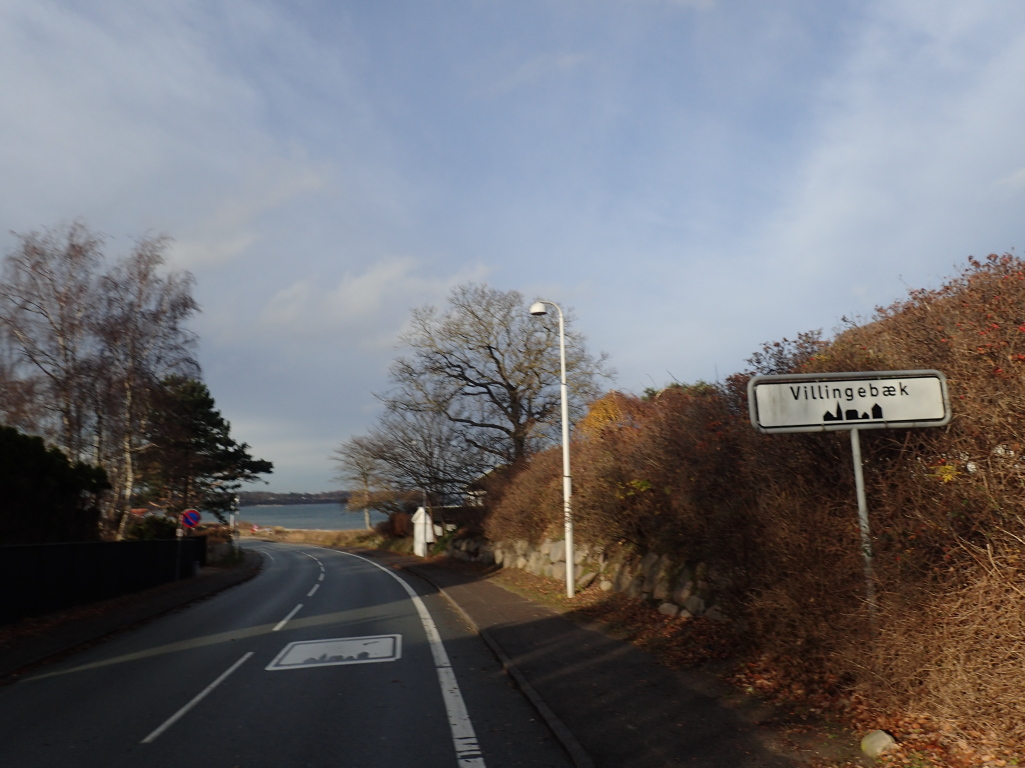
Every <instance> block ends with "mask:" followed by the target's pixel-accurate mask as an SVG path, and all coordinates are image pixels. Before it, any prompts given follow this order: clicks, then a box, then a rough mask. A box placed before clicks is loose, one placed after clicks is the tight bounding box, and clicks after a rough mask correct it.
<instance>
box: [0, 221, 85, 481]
mask: <svg viewBox="0 0 1025 768" xmlns="http://www.w3.org/2000/svg"><path fill="white" fill-rule="evenodd" d="M101 244H102V239H101V238H100V237H99V236H98V235H96V234H94V233H92V232H90V231H89V230H88V229H87V228H86V227H85V226H84V225H83V224H81V223H75V224H72V225H71V226H69V227H67V228H65V229H63V230H57V231H51V230H46V231H44V232H43V233H41V234H40V233H36V232H33V233H31V234H28V235H23V236H21V245H20V247H19V248H17V249H16V250H15V251H13V252H11V253H10V254H8V256H7V259H6V261H5V263H4V268H3V277H2V280H0V328H2V331H3V334H4V336H5V338H6V340H7V341H8V343H10V344H11V345H12V347H13V349H14V350H15V351H16V357H15V361H14V362H15V365H16V367H17V368H18V369H20V370H19V373H20V374H21V376H20V377H19V378H21V380H22V381H23V382H25V384H26V385H27V386H31V387H33V388H34V389H35V390H36V392H37V393H38V394H39V395H40V396H41V400H42V402H44V403H45V405H44V407H43V408H42V409H41V413H40V414H39V416H38V418H39V422H40V423H39V424H37V425H36V426H37V428H38V429H39V430H40V431H42V432H43V433H44V434H45V435H46V436H47V437H48V438H50V440H52V441H53V442H55V443H56V444H57V445H58V446H59V447H60V448H61V449H63V451H64V452H65V453H66V454H67V455H68V456H69V457H70V458H71V459H72V460H73V461H79V460H81V459H83V458H84V452H85V448H86V437H85V435H86V428H87V423H88V421H89V417H88V403H89V402H90V400H91V398H90V396H89V393H90V392H92V391H94V388H93V386H92V383H91V375H92V373H93V372H94V370H95V369H94V367H93V365H92V361H93V358H94V355H95V352H96V347H95V338H94V337H93V335H92V325H91V321H92V319H93V318H94V317H95V316H96V315H97V310H98V307H97V291H96V279H97V270H98V268H99V266H100V265H101V263H102V254H101V252H100V246H101Z"/></svg>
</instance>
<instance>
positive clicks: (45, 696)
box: [0, 542, 570, 768]
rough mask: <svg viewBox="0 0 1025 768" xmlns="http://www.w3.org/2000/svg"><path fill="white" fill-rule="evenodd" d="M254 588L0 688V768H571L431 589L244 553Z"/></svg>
mask: <svg viewBox="0 0 1025 768" xmlns="http://www.w3.org/2000/svg"><path fill="white" fill-rule="evenodd" d="M250 546H251V547H252V548H253V549H258V550H259V551H261V552H262V553H263V554H264V556H265V557H266V559H267V562H266V565H265V567H264V569H263V571H262V572H261V573H260V575H258V576H257V577H256V578H254V579H252V580H250V581H248V582H246V583H244V584H242V585H240V586H238V587H236V588H233V589H230V590H228V591H226V592H224V593H221V594H220V595H217V596H216V597H214V598H212V599H210V600H207V601H204V602H200V603H196V604H194V605H192V606H189V607H188V608H186V609H184V610H181V611H179V612H177V613H173V614H170V615H167V616H164V617H162V618H161V619H158V620H156V621H154V622H152V623H150V624H147V625H145V626H143V627H141V628H139V629H136V630H134V631H131V632H126V633H123V634H120V635H118V636H116V637H114V638H112V639H110V640H108V641H106V642H104V643H102V644H99V645H97V646H95V647H93V648H91V649H88V650H86V651H83V652H80V653H78V654H75V655H74V656H71V657H68V658H66V659H63V660H62V661H61V662H59V663H56V664H52V665H50V666H48V667H44V668H42V669H39V670H38V671H37V672H36V673H35V674H34V675H32V676H27V677H24V678H22V679H21V680H20V681H19V682H17V683H15V684H13V685H10V686H7V687H5V688H0V766H4V768H22V767H24V768H43V767H44V766H60V767H61V768H75V767H76V766H83V767H89V768H91V767H93V766H96V767H97V768H99V766H103V767H104V768H116V767H118V766H147V767H153V768H160V767H161V766H174V767H175V768H182V767H184V766H188V767H190V768H191V767H193V766H195V767H197V768H201V767H206V766H210V767H212V768H213V767H221V766H223V767H224V768H235V767H238V768H260V767H262V766H267V767H268V768H270V767H273V768H287V767H289V766H296V767H298V766H304V767H305V766H311V767H312V766H332V768H338V767H351V768H370V767H371V766H374V767H376V766H381V767H382V768H390V767H392V766H395V767H398V766H403V767H405V768H408V767H409V766H417V767H418V768H420V767H422V768H432V767H433V766H445V767H451V766H465V767H466V768H477V767H482V766H488V767H489V768H501V767H503V766H539V767H541V766H553V767H558V768H563V767H564V766H569V765H570V762H569V759H568V758H567V757H566V755H565V754H564V752H563V751H562V749H561V747H560V746H559V745H558V743H557V742H556V741H555V740H554V739H553V738H552V737H551V735H550V733H549V732H548V730H547V729H546V727H545V726H544V725H543V723H542V722H541V721H540V720H539V718H538V716H537V715H536V713H535V712H534V710H533V709H532V708H531V707H530V705H529V704H528V703H527V702H526V700H525V699H524V698H523V697H522V696H521V694H520V693H519V692H518V691H517V690H516V689H515V688H514V687H513V686H512V685H511V684H510V681H509V679H508V678H507V677H506V676H505V674H504V673H503V672H502V669H501V667H500V666H499V664H498V663H497V661H496V660H495V658H494V657H493V655H492V654H491V653H490V651H488V650H487V648H486V647H485V646H484V644H483V643H482V642H481V640H480V638H479V637H478V636H477V635H476V633H475V632H473V630H472V629H470V628H469V627H468V626H466V624H465V623H464V622H463V620H462V619H461V618H459V617H458V615H457V614H456V613H454V612H453V611H452V609H451V608H450V606H449V605H448V603H447V602H446V601H445V600H444V599H443V598H442V597H440V596H439V595H437V594H436V593H435V591H434V590H433V588H431V587H430V586H429V585H427V584H426V583H425V582H421V581H419V580H417V579H416V577H414V576H412V575H410V574H409V573H402V574H399V573H397V572H395V571H393V570H390V569H387V568H384V567H382V566H381V565H379V564H378V563H375V562H373V561H370V560H366V559H363V558H360V557H358V556H356V555H350V554H345V553H341V552H336V551H331V550H325V549H320V548H317V547H312V546H308V545H287V544H271V543H263V542H261V543H256V544H252V545H250Z"/></svg>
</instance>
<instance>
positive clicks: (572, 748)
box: [399, 565, 595, 768]
mask: <svg viewBox="0 0 1025 768" xmlns="http://www.w3.org/2000/svg"><path fill="white" fill-rule="evenodd" d="M399 567H400V568H401V569H402V570H405V571H409V572H410V573H413V574H415V575H416V576H417V577H419V578H421V579H423V580H424V581H426V582H427V583H428V584H430V585H431V586H433V587H434V588H435V589H436V590H438V592H439V593H440V594H441V595H442V596H443V597H444V598H445V599H446V600H448V602H449V603H450V604H451V605H452V606H453V607H454V608H455V609H456V611H458V612H459V614H460V615H461V616H462V617H463V619H464V620H465V621H466V623H467V624H469V625H470V626H471V627H472V628H473V630H474V631H475V632H476V633H477V634H478V635H480V637H481V639H483V640H484V643H485V644H486V645H487V646H488V648H490V649H491V652H492V653H494V654H495V657H496V658H497V659H498V661H499V662H500V663H501V664H502V669H503V670H504V671H505V673H506V674H507V675H509V676H510V677H511V678H512V679H513V680H514V681H515V682H516V685H517V686H518V687H519V688H520V690H521V691H523V695H524V696H526V697H527V700H528V701H529V702H530V704H531V706H533V707H534V709H535V710H537V713H538V715H540V717H541V719H542V720H543V721H544V723H545V725H547V726H548V729H549V730H550V731H551V732H552V735H553V736H555V738H556V739H557V740H558V742H559V744H561V745H562V748H563V749H564V750H566V754H568V755H569V757H570V760H572V761H573V765H574V766H576V768H595V766H594V761H593V760H592V759H591V756H590V755H589V754H587V750H585V749H584V748H583V746H581V744H580V742H579V741H577V739H576V737H575V736H574V735H573V733H572V732H571V731H570V729H569V728H568V727H566V724H565V723H564V722H562V720H561V719H560V718H559V716H558V715H556V714H555V712H553V711H552V708H551V707H549V706H548V704H547V703H546V702H545V700H544V699H543V698H542V697H541V694H540V693H538V692H537V689H535V688H534V686H532V685H531V684H530V682H529V681H528V680H527V678H526V677H525V676H524V675H523V673H522V672H521V671H520V670H519V668H518V667H517V666H516V665H515V664H514V663H513V661H512V659H510V658H509V657H508V656H507V655H506V653H505V651H504V650H502V647H501V646H500V645H499V644H498V642H497V641H496V640H495V638H494V637H492V635H491V632H489V631H488V630H487V629H483V628H481V627H479V626H478V625H477V622H476V621H474V620H473V617H472V616H470V614H468V613H467V612H466V611H465V610H463V607H462V606H461V605H460V604H459V603H457V602H456V601H455V599H453V597H452V596H451V595H450V594H449V593H448V591H447V590H446V589H445V588H444V587H442V586H441V585H439V584H437V583H436V582H435V581H434V580H433V579H432V578H431V577H430V576H428V575H427V574H425V573H423V572H422V571H421V570H420V569H419V568H417V567H416V566H415V565H413V566H401V565H400V566H399Z"/></svg>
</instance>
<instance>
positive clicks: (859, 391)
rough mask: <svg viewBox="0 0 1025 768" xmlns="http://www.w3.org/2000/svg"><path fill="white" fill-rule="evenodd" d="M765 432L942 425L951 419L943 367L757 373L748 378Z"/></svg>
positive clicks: (755, 421) (757, 421) (754, 417)
mask: <svg viewBox="0 0 1025 768" xmlns="http://www.w3.org/2000/svg"><path fill="white" fill-rule="evenodd" d="M747 391H748V406H749V409H750V413H751V424H752V425H753V426H754V428H755V429H757V430H758V431H759V432H765V433H773V432H831V431H839V430H849V429H892V428H895V427H942V426H943V425H945V424H947V423H948V422H949V421H950V398H949V396H948V394H947V378H946V376H944V375H943V374H942V373H941V372H940V371H934V370H917V371H862V372H858V373H803V374H782V375H777V376H755V377H754V378H752V379H751V381H750V382H748V385H747Z"/></svg>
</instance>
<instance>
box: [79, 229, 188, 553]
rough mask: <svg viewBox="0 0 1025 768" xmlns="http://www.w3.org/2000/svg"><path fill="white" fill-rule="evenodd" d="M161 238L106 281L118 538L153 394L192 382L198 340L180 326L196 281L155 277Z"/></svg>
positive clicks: (102, 319)
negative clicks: (173, 380) (175, 378)
mask: <svg viewBox="0 0 1025 768" xmlns="http://www.w3.org/2000/svg"><path fill="white" fill-rule="evenodd" d="M167 242H168V241H167V239H166V238H145V239H143V240H140V241H139V242H138V243H137V244H136V247H135V249H134V250H133V251H132V253H131V254H130V255H129V256H127V257H126V258H125V259H123V260H122V261H121V262H119V263H118V264H116V265H115V267H114V268H113V269H112V270H111V271H110V272H109V273H107V274H106V275H104V277H103V279H102V281H101V286H102V291H103V297H102V298H103V311H102V313H101V314H100V316H99V322H98V324H97V328H96V333H97V336H98V338H99V339H100V342H101V349H100V363H101V367H102V368H103V371H104V374H105V376H104V378H105V380H106V381H107V382H108V383H109V387H110V394H111V397H110V405H111V408H110V410H111V411H112V413H111V415H112V416H113V417H115V418H116V419H117V423H116V424H114V425H111V427H110V431H111V432H112V435H111V437H112V438H113V439H112V441H111V442H112V447H115V448H116V450H117V453H118V458H117V460H116V461H112V462H111V463H112V464H114V466H116V468H117V469H118V470H119V471H118V472H116V473H114V474H113V478H112V479H114V480H115V483H114V486H115V490H116V492H117V498H118V499H119V500H120V503H121V504H122V505H123V506H122V509H121V516H120V522H119V523H118V538H121V536H122V535H123V533H124V529H125V524H126V522H127V520H128V517H129V510H130V508H131V497H132V493H133V491H134V488H135V480H136V471H135V454H136V453H137V452H139V451H142V450H144V449H145V448H146V447H147V446H146V442H145V440H144V435H145V432H146V415H147V413H148V412H149V404H150V400H151V399H152V393H153V391H154V390H155V388H156V387H157V386H158V384H159V382H160V381H161V380H162V379H164V378H165V377H167V376H169V375H172V374H178V375H182V376H196V375H198V373H199V366H198V364H197V363H196V361H195V359H194V358H193V357H192V354H191V351H192V347H193V346H194V344H195V335H194V334H193V333H192V332H191V331H189V330H188V329H187V328H186V327H185V322H186V321H187V320H188V319H189V318H190V317H191V316H192V315H193V314H194V313H195V312H196V311H198V309H199V307H198V305H197V304H196V302H195V300H194V299H193V297H192V285H193V283H194V282H195V280H194V278H193V276H192V275H191V274H189V273H188V272H170V273H167V274H164V273H162V272H161V271H160V269H161V267H162V266H163V265H164V262H165V259H164V251H165V249H166V247H167Z"/></svg>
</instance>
